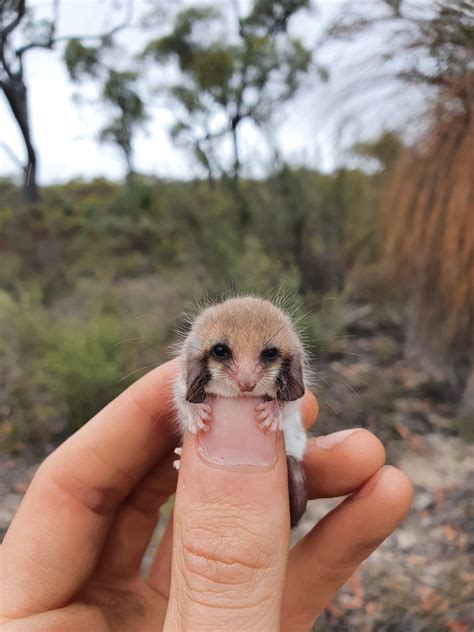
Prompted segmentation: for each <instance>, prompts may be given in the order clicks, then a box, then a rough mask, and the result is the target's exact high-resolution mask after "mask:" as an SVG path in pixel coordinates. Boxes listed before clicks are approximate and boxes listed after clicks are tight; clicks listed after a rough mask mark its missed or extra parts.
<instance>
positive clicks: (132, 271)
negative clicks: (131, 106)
mask: <svg viewBox="0 0 474 632" xmlns="http://www.w3.org/2000/svg"><path fill="white" fill-rule="evenodd" d="M376 177H377V176H376V175H375V176H370V175H366V174H364V173H363V172H360V171H357V170H353V171H348V170H340V171H338V172H336V173H334V174H328V175H323V174H321V173H318V172H311V171H307V170H304V169H291V168H289V167H283V168H281V169H280V170H279V171H278V172H275V173H274V174H273V175H271V176H270V177H269V178H268V179H267V180H258V181H257V180H255V181H243V182H242V183H241V189H242V195H243V196H244V198H245V200H246V203H247V207H248V213H249V215H248V226H247V229H246V230H245V231H242V230H241V228H240V225H239V217H238V216H239V212H240V209H239V201H238V199H236V197H235V195H234V194H233V192H232V191H229V188H228V186H227V184H226V183H224V182H216V183H215V184H214V186H209V184H208V183H207V182H202V181H198V182H194V183H192V182H162V181H157V180H155V179H152V178H145V177H140V176H136V177H135V178H134V179H133V182H132V183H131V184H130V186H129V187H126V188H125V187H122V186H120V185H118V184H114V183H111V182H108V181H106V180H103V179H97V180H94V181H92V182H87V183H86V182H82V181H74V182H70V183H68V184H65V185H58V186H50V187H45V188H44V189H43V193H42V200H41V202H40V203H38V204H37V205H36V206H35V207H32V208H31V209H30V210H29V219H28V222H25V221H24V220H23V217H22V215H21V211H20V210H19V209H21V204H20V202H19V192H18V190H17V189H16V188H15V187H13V186H12V185H11V184H9V183H7V182H0V192H1V194H2V203H1V204H0V235H1V237H0V239H1V240H2V266H1V267H0V287H1V288H3V291H2V292H1V293H0V373H1V378H0V384H1V386H0V441H1V442H2V443H3V445H4V446H6V447H7V448H8V449H22V446H23V445H24V444H25V443H26V444H29V445H35V446H37V447H38V449H41V448H42V447H43V446H45V445H46V444H48V443H49V442H51V441H53V442H55V441H57V440H58V439H60V438H61V437H64V436H66V435H67V434H69V433H70V432H72V431H73V430H74V429H75V428H77V427H78V426H79V425H80V424H82V423H83V422H84V421H86V420H87V419H88V418H89V417H90V416H92V415H93V414H94V413H95V412H96V411H97V410H98V409H99V408H100V407H101V406H103V405H104V404H105V403H106V402H107V401H109V400H110V399H112V398H113V397H114V396H115V395H116V394H117V393H118V392H119V391H120V390H122V389H123V388H124V387H125V385H126V384H127V383H128V382H129V381H132V380H133V379H135V378H136V377H139V376H140V375H141V373H142V372H143V371H142V369H143V370H146V368H150V367H152V366H154V365H155V364H156V363H158V362H160V361H162V360H163V359H165V358H166V355H167V353H166V350H167V348H168V345H169V343H170V342H171V341H172V340H174V339H175V335H174V333H173V327H174V325H175V322H176V321H175V319H176V318H178V317H179V314H180V313H181V312H182V310H183V309H184V310H187V309H189V308H190V307H191V306H193V304H194V300H195V297H198V298H199V297H203V296H206V295H210V296H214V295H216V294H221V293H223V292H224V293H225V292H228V291H253V292H255V291H256V292H260V293H264V294H266V295H270V296H273V295H274V294H275V292H276V291H280V293H283V294H287V293H289V294H290V295H292V296H294V297H296V299H294V300H293V301H292V302H293V303H296V304H299V305H300V307H299V309H298V315H299V316H301V324H302V328H303V330H304V336H305V338H306V340H307V343H308V346H309V348H310V350H313V351H316V352H323V351H324V350H326V349H328V348H331V349H332V350H336V349H337V344H338V343H337V337H338V336H339V334H340V331H341V328H342V320H341V309H342V308H341V305H342V301H343V297H344V295H343V294H341V289H342V287H343V286H344V285H345V282H346V277H347V275H348V274H349V273H350V271H351V270H352V268H353V266H354V264H355V262H356V261H359V262H360V261H370V258H371V257H370V252H371V251H372V250H373V249H374V247H375V246H374V244H373V243H372V239H373V234H372V233H370V230H369V228H370V222H371V221H372V220H371V217H372V216H373V215H372V213H373V211H372V210H371V205H373V200H372V198H373V196H374V188H373V187H376V186H378V185H377V182H376ZM367 231H368V232H367ZM359 235H365V238H364V239H362V238H359ZM334 297H335V298H334ZM129 374H130V375H129ZM128 375H129V377H128V378H127V377H126V376H128ZM122 378H126V379H123V380H122Z"/></svg>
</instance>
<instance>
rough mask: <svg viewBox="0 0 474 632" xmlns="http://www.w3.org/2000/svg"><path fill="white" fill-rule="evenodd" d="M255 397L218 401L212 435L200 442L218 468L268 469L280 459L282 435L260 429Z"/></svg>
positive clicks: (204, 435)
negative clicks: (252, 467)
mask: <svg viewBox="0 0 474 632" xmlns="http://www.w3.org/2000/svg"><path fill="white" fill-rule="evenodd" d="M261 401H263V400H262V399H260V398H255V397H232V398H230V397H215V398H213V400H212V402H211V406H212V421H211V422H210V424H209V426H210V429H209V432H207V433H200V434H199V435H198V437H197V439H196V441H197V447H198V450H199V452H200V454H201V456H202V457H203V458H205V459H206V460H207V461H210V462H211V463H212V464H214V465H221V466H234V465H251V466H258V467H266V466H269V465H273V463H275V461H276V458H277V438H278V433H276V432H271V433H265V432H264V431H263V430H262V429H261V428H259V427H258V424H257V421H256V410H255V406H256V405H257V404H258V403H259V402H261Z"/></svg>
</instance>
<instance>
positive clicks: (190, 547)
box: [182, 516, 275, 603]
mask: <svg viewBox="0 0 474 632" xmlns="http://www.w3.org/2000/svg"><path fill="white" fill-rule="evenodd" d="M201 524H202V523H201ZM208 524H209V523H208ZM273 557H274V556H273V555H272V546H271V543H270V542H268V541H266V540H265V537H264V536H262V534H261V533H258V532H254V531H252V530H251V529H250V528H249V527H248V525H247V524H245V523H244V522H243V521H242V519H240V520H239V519H238V518H236V517H235V516H234V517H233V518H230V517H228V518H227V519H225V520H224V519H221V520H220V524H216V522H215V521H214V523H213V526H212V528H210V527H208V526H206V527H193V528H190V529H188V530H187V532H186V533H185V535H184V536H183V539H182V568H183V573H184V575H185V578H186V583H187V586H188V588H189V589H190V590H191V593H192V592H194V591H195V592H196V593H199V596H200V598H201V599H202V596H203V595H208V597H209V598H210V599H212V600H214V599H215V597H216V595H218V596H220V597H222V598H225V599H226V600H228V601H234V600H239V602H242V600H244V601H245V602H247V603H248V602H249V601H252V600H257V601H258V600H261V599H262V593H263V594H265V592H267V591H266V590H265V587H266V584H267V583H268V577H272V578H274V577H275V571H274V569H273V566H274V561H273Z"/></svg>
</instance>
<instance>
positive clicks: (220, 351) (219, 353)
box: [212, 342, 231, 360]
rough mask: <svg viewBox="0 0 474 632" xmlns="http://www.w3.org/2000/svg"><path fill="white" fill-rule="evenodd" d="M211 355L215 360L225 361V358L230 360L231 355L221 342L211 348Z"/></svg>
mask: <svg viewBox="0 0 474 632" xmlns="http://www.w3.org/2000/svg"><path fill="white" fill-rule="evenodd" d="M212 355H213V356H214V357H215V358H216V359H217V360H226V359H227V358H230V355H231V353H230V349H229V347H228V346H227V345H225V344H223V343H222V342H218V343H217V344H216V345H214V346H213V347H212Z"/></svg>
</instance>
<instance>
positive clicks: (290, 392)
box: [276, 356, 304, 402]
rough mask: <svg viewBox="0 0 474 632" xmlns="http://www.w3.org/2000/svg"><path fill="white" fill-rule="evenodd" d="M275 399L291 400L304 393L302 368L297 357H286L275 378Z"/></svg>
mask: <svg viewBox="0 0 474 632" xmlns="http://www.w3.org/2000/svg"><path fill="white" fill-rule="evenodd" d="M276 383H277V399H279V400H280V401H283V402H293V401H294V400H295V399H299V398H300V397H303V395H304V382H303V368H302V366H301V361H300V359H299V358H297V357H295V356H292V357H291V358H286V359H285V360H284V361H283V364H282V366H281V369H280V373H279V374H278V377H277V379H276Z"/></svg>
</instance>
